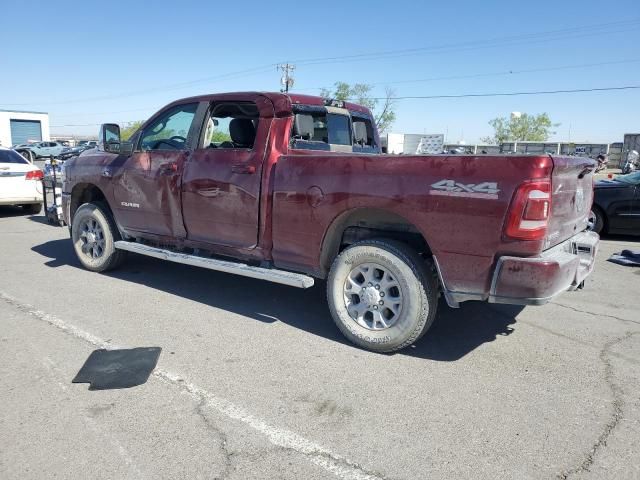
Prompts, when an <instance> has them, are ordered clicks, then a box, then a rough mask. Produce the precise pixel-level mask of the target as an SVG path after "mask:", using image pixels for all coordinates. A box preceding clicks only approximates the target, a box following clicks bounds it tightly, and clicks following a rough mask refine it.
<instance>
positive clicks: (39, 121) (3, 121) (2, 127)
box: [0, 110, 50, 147]
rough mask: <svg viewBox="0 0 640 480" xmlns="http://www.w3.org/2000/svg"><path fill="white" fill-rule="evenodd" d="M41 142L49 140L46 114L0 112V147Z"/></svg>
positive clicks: (47, 115) (47, 116)
mask: <svg viewBox="0 0 640 480" xmlns="http://www.w3.org/2000/svg"><path fill="white" fill-rule="evenodd" d="M42 140H50V136H49V114H48V113H45V112H15V111H10V110H0V145H1V146H3V147H10V146H11V145H16V144H18V143H30V142H40V141H42Z"/></svg>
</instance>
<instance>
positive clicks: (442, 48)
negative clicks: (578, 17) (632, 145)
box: [293, 18, 640, 66]
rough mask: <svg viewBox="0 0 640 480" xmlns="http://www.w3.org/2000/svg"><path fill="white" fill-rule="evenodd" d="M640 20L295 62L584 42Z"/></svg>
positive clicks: (618, 30)
mask: <svg viewBox="0 0 640 480" xmlns="http://www.w3.org/2000/svg"><path fill="white" fill-rule="evenodd" d="M639 22H640V19H638V18H635V19H631V20H624V21H618V22H611V23H599V24H595V25H583V26H580V27H574V28H565V29H562V30H549V31H546V32H536V33H529V34H522V35H511V36H503V37H496V38H493V39H487V40H473V41H467V42H459V43H453V44H441V45H432V46H425V47H417V48H408V49H399V50H383V51H378V52H368V53H359V54H352V55H340V56H331V57H317V58H312V59H297V60H293V62H294V63H296V64H297V65H302V66H304V65H322V64H326V63H342V62H352V61H361V60H375V59H379V58H395V57H401V56H407V55H416V54H424V53H445V52H451V51H458V50H475V49H481V48H487V47H496V46H514V45H522V44H524V43H539V42H545V41H550V40H562V39H572V38H582V37H585V36H594V35H597V34H600V35H602V34H605V33H618V32H624V31H627V30H629V29H636V28H637V27H638V24H639Z"/></svg>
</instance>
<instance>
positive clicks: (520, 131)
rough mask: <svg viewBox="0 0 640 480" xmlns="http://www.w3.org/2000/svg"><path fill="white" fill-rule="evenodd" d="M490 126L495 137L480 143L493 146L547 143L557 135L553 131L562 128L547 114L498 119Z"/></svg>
mask: <svg viewBox="0 0 640 480" xmlns="http://www.w3.org/2000/svg"><path fill="white" fill-rule="evenodd" d="M489 125H491V126H492V127H493V130H494V133H493V136H492V137H484V138H481V139H480V141H481V142H483V143H488V144H491V145H499V144H501V143H504V142H516V141H517V142H525V141H529V142H545V141H547V140H548V139H549V137H550V136H551V135H553V134H554V133H556V132H555V131H552V130H551V129H552V128H556V127H558V126H560V124H559V123H552V122H551V119H550V118H549V115H547V114H546V113H540V114H538V115H529V114H526V113H523V114H521V115H519V116H517V115H512V116H511V117H498V118H494V119H493V120H491V121H490V122H489Z"/></svg>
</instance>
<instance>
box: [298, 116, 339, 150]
mask: <svg viewBox="0 0 640 480" xmlns="http://www.w3.org/2000/svg"><path fill="white" fill-rule="evenodd" d="M296 115H304V116H308V117H312V118H313V134H312V135H310V136H308V135H299V132H296V131H295V128H294V131H293V132H292V143H293V147H294V148H301V149H308V150H330V145H351V119H350V118H349V117H348V116H347V115H339V114H335V113H327V112H326V111H319V110H308V111H304V112H300V113H297V114H296Z"/></svg>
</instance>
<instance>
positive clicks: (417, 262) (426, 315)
mask: <svg viewBox="0 0 640 480" xmlns="http://www.w3.org/2000/svg"><path fill="white" fill-rule="evenodd" d="M327 299H328V302H329V308H330V310H331V315H332V316H333V319H334V321H335V322H336V325H337V326H338V328H340V330H341V331H342V333H343V334H344V335H345V336H346V337H347V338H348V339H349V340H350V341H351V342H353V343H355V344H356V345H359V346H361V347H364V348H367V349H369V350H373V351H376V352H393V351H395V350H400V349H402V348H404V347H407V346H409V345H411V344H412V343H414V342H415V341H416V340H418V339H419V338H420V337H421V336H422V335H424V333H425V332H426V331H427V330H428V329H429V327H431V325H432V323H433V320H434V318H435V314H436V308H437V303H438V302H437V300H438V293H437V280H436V278H435V276H434V275H433V274H432V270H431V265H430V263H429V261H425V260H423V259H422V258H421V257H420V256H419V255H418V254H417V253H416V252H415V251H414V250H413V249H411V248H410V247H408V246H407V245H405V244H403V243H400V242H395V241H392V240H367V241H363V242H359V243H356V244H354V245H352V246H350V247H349V248H347V249H346V250H344V251H343V252H342V253H341V254H340V255H339V256H338V257H337V258H336V260H335V262H334V263H333V266H332V267H331V272H330V274H329V279H328V283H327Z"/></svg>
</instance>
